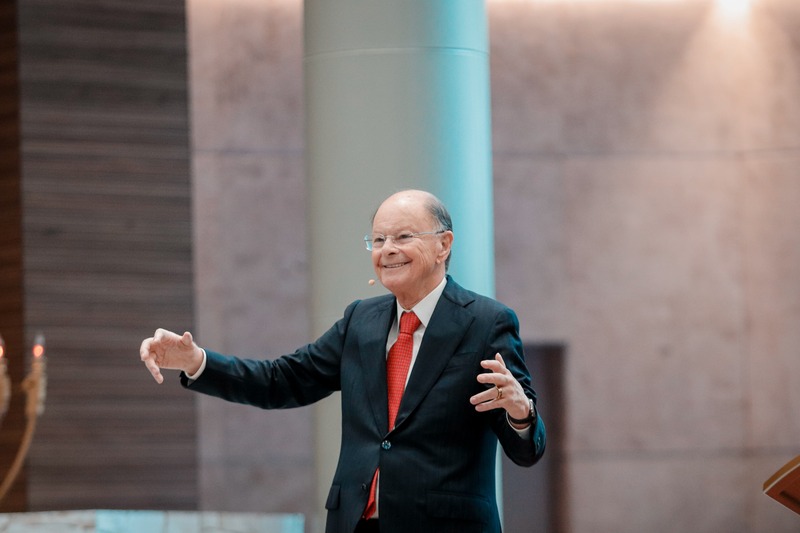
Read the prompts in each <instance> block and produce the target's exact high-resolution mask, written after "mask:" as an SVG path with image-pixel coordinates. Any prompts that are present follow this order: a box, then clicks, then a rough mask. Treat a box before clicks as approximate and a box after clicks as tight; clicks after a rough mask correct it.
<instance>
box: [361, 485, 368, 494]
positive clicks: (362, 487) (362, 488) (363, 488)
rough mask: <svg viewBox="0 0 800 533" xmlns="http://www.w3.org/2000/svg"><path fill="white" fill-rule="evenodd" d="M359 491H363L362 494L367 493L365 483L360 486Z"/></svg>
mask: <svg viewBox="0 0 800 533" xmlns="http://www.w3.org/2000/svg"><path fill="white" fill-rule="evenodd" d="M361 490H363V491H364V492H367V484H366V483H362V484H361Z"/></svg>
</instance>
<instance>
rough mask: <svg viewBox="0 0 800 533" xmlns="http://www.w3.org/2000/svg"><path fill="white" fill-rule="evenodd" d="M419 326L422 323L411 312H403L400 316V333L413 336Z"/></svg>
mask: <svg viewBox="0 0 800 533" xmlns="http://www.w3.org/2000/svg"><path fill="white" fill-rule="evenodd" d="M420 324H422V322H421V321H420V319H419V317H418V316H417V315H416V314H415V313H414V312H413V311H408V312H405V313H403V314H402V315H401V316H400V333H407V334H409V335H413V334H414V332H415V331H417V328H418V327H419V326H420Z"/></svg>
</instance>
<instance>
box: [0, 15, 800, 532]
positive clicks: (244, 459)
mask: <svg viewBox="0 0 800 533" xmlns="http://www.w3.org/2000/svg"><path fill="white" fill-rule="evenodd" d="M486 10H487V13H488V21H489V31H490V43H491V44H490V65H491V112H492V136H493V150H492V156H493V166H494V213H495V256H496V263H495V265H496V296H497V298H498V299H499V300H501V301H503V302H504V303H506V304H508V305H510V306H511V307H513V308H514V309H515V310H516V311H517V312H518V314H519V318H520V323H521V333H522V337H523V340H524V341H525V343H526V344H527V345H528V346H529V347H530V352H529V353H530V357H531V367H532V368H533V369H534V373H535V376H534V384H535V385H536V384H537V383H538V384H539V385H540V387H537V388H540V389H543V390H544V391H546V392H543V394H542V412H543V414H544V416H545V417H546V418H545V419H546V421H547V422H548V424H549V425H550V426H552V429H553V431H552V432H551V437H550V442H549V444H548V446H549V449H548V456H547V457H548V462H547V464H546V465H544V466H543V467H542V468H534V469H533V470H526V471H522V472H523V474H522V475H523V476H528V477H529V478H530V479H532V480H534V481H533V483H534V485H535V488H533V489H531V491H530V492H522V494H521V495H520V493H519V492H516V493H512V492H511V491H508V490H507V491H506V492H507V496H508V498H507V499H506V502H505V512H506V516H507V518H506V520H507V523H508V524H509V526H508V527H507V529H508V531H509V532H510V533H527V532H528V531H562V532H574V533H626V532H630V533H638V532H642V531H649V532H708V533H720V532H726V533H728V532H734V533H736V532H740V533H761V532H764V533H767V532H769V533H775V532H796V531H798V530H800V517H798V516H797V515H796V514H794V513H792V512H791V511H789V510H788V509H786V508H784V507H782V506H780V505H779V504H777V503H775V502H774V501H772V500H771V499H769V498H767V497H766V496H764V495H763V494H762V483H763V482H764V481H765V480H766V479H767V478H768V477H769V476H770V475H771V474H772V473H773V472H774V471H775V470H777V469H778V468H779V467H780V466H781V465H783V464H784V463H785V462H786V461H788V460H789V459H791V458H792V457H794V456H796V455H798V453H800V417H799V416H798V414H797V413H799V412H800V386H799V385H800V353H798V351H799V350H798V348H799V347H800V231H798V230H800V3H798V2H797V1H796V0H487V1H486ZM353 23H354V24H358V21H353ZM0 40H1V41H2V48H0V67H2V72H1V74H0V82H2V83H0V91H2V92H0V111H1V113H0V121H1V122H0V151H2V152H1V155H2V160H1V161H0V222H1V225H0V261H1V262H0V334H2V335H3V338H4V339H5V342H6V345H7V351H8V357H7V359H8V364H9V372H10V374H11V375H12V376H16V377H17V378H19V377H21V376H22V375H23V373H24V372H25V366H24V357H22V354H23V353H24V352H25V351H26V350H27V347H28V346H29V345H30V343H31V342H32V339H33V335H34V333H35V332H36V331H39V330H41V331H43V332H44V333H45V335H46V338H47V353H48V395H47V405H46V409H45V412H44V413H43V415H42V416H41V417H40V420H39V423H38V428H37V432H36V437H35V439H34V442H33V444H32V448H31V452H30V455H29V458H28V461H27V466H26V468H25V469H24V471H23V472H22V474H21V476H20V478H19V479H18V481H17V483H16V484H15V485H14V488H13V489H12V492H11V493H10V495H9V496H8V497H7V498H6V499H5V500H4V501H3V502H2V504H0V509H2V510H6V511H41V510H61V509H86V508H103V509H186V510H193V509H204V510H205V509H207V510H221V511H252V512H292V513H303V514H305V515H307V516H310V517H311V516H315V515H317V514H319V513H320V511H321V505H320V504H319V503H318V501H317V486H318V484H320V483H322V484H325V486H326V487H327V483H329V480H322V481H320V480H319V479H318V472H317V470H316V467H315V445H316V444H317V443H319V442H323V443H324V442H325V439H326V436H325V435H320V434H318V432H316V431H315V427H316V425H317V424H316V419H315V411H314V409H313V408H307V409H299V410H292V411H287V412H272V413H268V414H267V413H263V412H261V411H259V410H256V409H248V408H244V407H240V406H233V405H227V404H223V403H222V402H218V401H214V400H213V399H208V398H201V397H197V396H195V395H192V394H187V393H185V392H184V391H182V390H181V389H180V386H179V385H178V383H177V377H176V376H175V375H174V374H170V375H168V376H167V383H166V384H164V385H162V386H157V385H156V384H155V382H153V380H152V378H151V377H150V375H149V374H148V373H147V371H146V370H145V369H144V368H143V367H142V366H141V363H140V362H139V357H138V353H137V352H138V346H139V343H140V342H141V340H142V339H143V338H144V337H146V336H150V335H152V333H153V331H154V330H155V328H156V327H166V328H169V329H172V330H175V331H182V330H184V329H191V330H192V331H194V332H195V333H196V336H197V339H198V342H200V343H201V344H205V345H207V346H213V347H215V348H217V349H219V350H221V351H223V352H234V353H239V354H243V355H252V356H260V355H264V356H266V355H278V354H282V353H286V352H290V351H293V350H294V348H295V347H297V346H299V345H301V344H303V343H305V342H307V341H308V340H310V339H309V329H310V326H309V324H310V318H309V313H308V298H309V294H310V293H309V289H308V265H309V263H310V262H312V261H318V260H322V261H324V258H314V257H309V254H308V251H307V250H308V243H307V240H306V232H307V227H306V224H307V223H306V220H307V210H306V205H307V203H306V198H307V196H306V192H307V191H306V183H305V181H304V151H305V143H304V123H305V122H304V121H305V117H304V109H303V88H304V87H303V64H302V63H303V4H302V1H301V0H258V1H255V0H227V1H225V2H216V1H212V0H189V1H188V2H185V3H184V2H178V1H173V0H137V1H133V0H130V1H126V0H72V1H70V2H57V1H54V0H16V1H7V0H2V1H0ZM454 127H457V125H454ZM388 192H391V191H387V194H388ZM354 201H357V199H354ZM458 224H459V221H458V220H455V221H454V225H455V234H456V240H458V239H459V238H462V239H463V238H468V236H463V235H459V233H458ZM352 238H353V240H355V241H357V240H358V239H359V238H360V236H359V235H353V236H352ZM455 253H456V254H457V253H458V250H457V246H456V249H455ZM364 262H365V264H366V263H367V262H368V259H367V256H366V255H365V257H364ZM376 290H377V289H372V288H370V287H368V286H367V284H366V279H365V283H364V290H363V294H354V295H353V298H357V297H366V296H370V295H372V294H375V291H376ZM344 303H346V302H343V304H344ZM547 393H550V394H549V395H548V394H547ZM15 394H18V393H15ZM15 399H16V401H15ZM21 403H22V402H21V401H19V399H18V398H17V397H16V396H12V402H11V407H10V410H9V412H8V414H7V415H6V417H5V419H4V420H3V426H2V432H0V468H2V469H3V472H4V471H5V470H7V468H8V465H9V464H10V463H11V461H12V460H13V457H14V453H16V450H17V447H18V441H19V438H20V435H21V433H22V431H23V426H24V421H23V418H24V416H23V414H22V407H21ZM337 439H338V437H337ZM331 445H332V446H338V440H337V441H336V442H333V443H331ZM519 475H520V472H518V471H513V472H509V473H508V479H515V478H517V477H518V476H519ZM537 509H538V511H536V510H537ZM542 513H544V515H546V520H545V519H543V518H542V516H543V514H542ZM512 516H517V517H527V521H520V522H515V521H514V520H516V519H512V518H511V517H512ZM309 524H310V525H309V530H313V528H314V527H315V525H314V521H313V520H311V521H309ZM511 524H523V525H513V526H512V525H511ZM524 524H529V525H530V527H531V528H530V529H527V528H526V526H525V525H524ZM534 524H536V526H535V527H534Z"/></svg>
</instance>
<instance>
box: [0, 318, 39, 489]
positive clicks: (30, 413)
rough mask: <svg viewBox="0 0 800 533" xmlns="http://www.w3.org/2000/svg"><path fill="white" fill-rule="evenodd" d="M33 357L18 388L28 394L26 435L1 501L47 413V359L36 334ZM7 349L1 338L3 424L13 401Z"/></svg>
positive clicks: (0, 414)
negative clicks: (42, 417)
mask: <svg viewBox="0 0 800 533" xmlns="http://www.w3.org/2000/svg"><path fill="white" fill-rule="evenodd" d="M31 354H32V355H33V358H32V359H31V368H30V370H29V372H28V375H27V376H25V378H24V379H23V380H22V382H21V383H20V385H19V388H20V390H21V391H22V392H23V393H25V433H24V434H23V436H22V440H21V441H20V445H19V448H18V449H17V455H16V456H15V457H14V462H13V463H12V464H11V468H9V470H8V472H6V475H5V477H4V478H3V483H2V485H0V501H2V500H3V499H4V498H5V497H6V494H7V493H8V491H9V489H10V488H11V486H12V485H13V484H14V481H15V480H16V479H17V476H18V475H19V472H20V469H21V468H22V465H23V464H24V463H25V458H26V457H27V456H28V452H29V451H30V447H31V442H32V441H33V433H34V431H36V420H37V419H38V418H39V416H41V414H42V413H43V412H44V400H45V397H46V395H47V358H46V357H45V342H44V335H43V334H42V333H37V334H36V337H35V339H34V341H33V348H32V349H31ZM6 358H7V354H6V346H5V342H4V341H3V337H2V336H0V422H2V420H3V419H4V418H5V416H6V412H7V411H8V405H9V403H10V400H11V392H12V383H11V378H10V377H9V376H8V370H7V368H6V367H7V364H6Z"/></svg>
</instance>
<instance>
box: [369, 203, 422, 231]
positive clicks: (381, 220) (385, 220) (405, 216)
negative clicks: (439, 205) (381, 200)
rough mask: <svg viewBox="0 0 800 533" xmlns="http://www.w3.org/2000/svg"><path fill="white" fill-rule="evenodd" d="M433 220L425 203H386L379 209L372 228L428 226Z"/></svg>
mask: <svg viewBox="0 0 800 533" xmlns="http://www.w3.org/2000/svg"><path fill="white" fill-rule="evenodd" d="M431 219H432V216H431V214H430V213H429V212H428V210H427V209H425V206H424V204H423V203H416V204H415V203H402V204H398V203H386V204H384V205H382V206H381V207H380V209H378V211H377V213H375V217H374V218H373V220H372V226H373V227H377V226H392V227H394V226H408V225H419V224H427V223H428V222H430V221H431Z"/></svg>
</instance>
